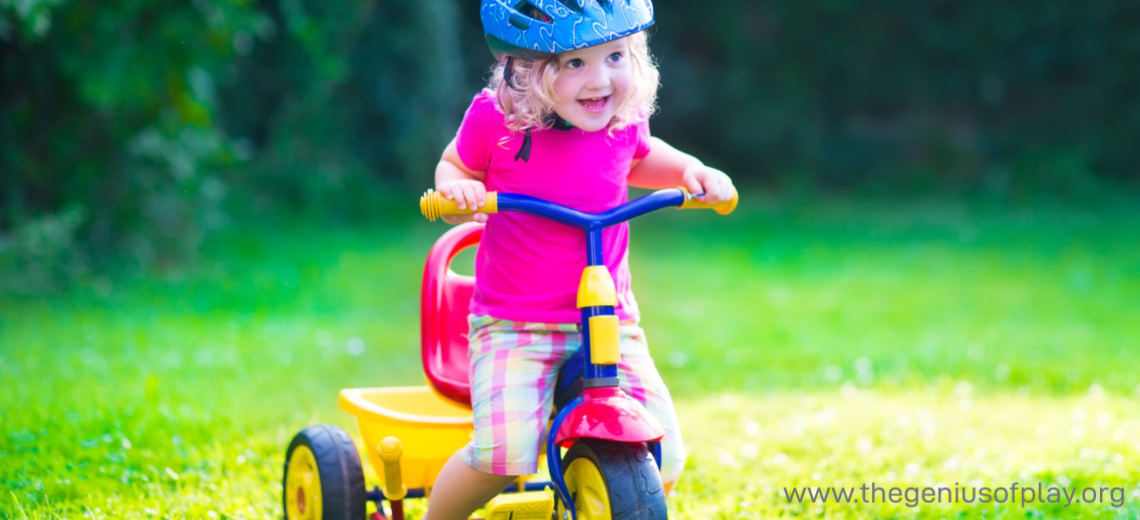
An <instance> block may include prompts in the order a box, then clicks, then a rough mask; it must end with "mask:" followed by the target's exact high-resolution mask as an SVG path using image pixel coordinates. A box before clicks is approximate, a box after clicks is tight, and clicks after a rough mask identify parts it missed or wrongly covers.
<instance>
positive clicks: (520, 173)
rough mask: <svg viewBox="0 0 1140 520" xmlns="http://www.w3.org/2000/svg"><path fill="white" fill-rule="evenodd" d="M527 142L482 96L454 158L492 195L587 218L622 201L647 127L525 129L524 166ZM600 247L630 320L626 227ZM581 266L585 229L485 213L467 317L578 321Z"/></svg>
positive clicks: (609, 232)
mask: <svg viewBox="0 0 1140 520" xmlns="http://www.w3.org/2000/svg"><path fill="white" fill-rule="evenodd" d="M523 136H524V134H523V133H522V132H519V133H516V134H513V135H512V134H511V132H510V130H508V129H507V127H506V124H505V116H504V115H503V113H502V112H501V111H500V110H499V107H498V103H497V102H496V101H495V95H494V94H493V93H492V92H490V91H488V90H484V91H482V92H480V93H479V94H478V95H476V96H475V99H474V100H473V101H472V103H471V106H470V107H469V108H468V109H467V114H466V115H465V116H464V117H463V123H462V124H461V125H460V126H459V132H458V134H457V135H456V145H457V148H458V151H459V158H460V159H461V160H462V161H463V164H465V165H466V166H467V167H468V168H470V169H472V170H476V171H483V172H487V176H486V179H485V184H486V186H487V190H488V191H498V192H502V193H518V194H523V195H530V196H533V197H538V198H540V199H544V200H548V201H550V202H554V203H556V204H561V205H563V206H567V207H570V208H573V209H576V210H579V211H584V212H587V213H600V212H603V211H606V210H608V209H610V208H613V207H615V206H618V205H620V204H623V203H625V202H626V201H627V193H628V188H627V186H628V185H627V183H626V181H627V178H628V177H629V167H630V164H631V162H632V161H633V160H634V159H641V158H643V157H645V156H646V155H647V154H648V153H649V124H648V123H647V122H641V123H639V124H636V125H630V126H628V127H626V128H624V129H622V130H621V131H618V132H615V133H614V135H613V136H612V137H611V136H609V135H608V134H607V130H600V131H597V132H586V131H583V130H580V129H578V128H572V129H570V130H559V129H546V130H536V131H531V134H530V139H531V149H530V158H529V160H527V161H523V160H522V159H519V160H515V156H516V155H517V154H518V152H519V149H520V147H521V146H522V142H523ZM504 138H506V139H504ZM602 244H603V250H604V255H605V264H606V268H607V269H608V270H609V271H610V276H612V277H613V279H614V283H615V284H616V285H617V295H618V306H617V311H616V312H617V315H618V317H619V318H621V319H622V320H627V319H636V318H637V317H638V311H637V301H636V300H634V298H633V291H632V290H631V289H630V276H629V261H628V253H629V225H628V224H625V223H623V224H620V225H616V226H611V227H608V228H606V229H605V230H603V231H602ZM585 267H586V238H585V231H583V230H581V229H578V228H576V227H572V226H568V225H565V224H559V223H557V222H554V221H552V220H548V219H545V218H542V217H538V216H534V215H528V214H525V213H519V212H512V211H506V212H502V213H496V214H493V215H490V216H489V218H488V219H487V227H486V228H485V229H484V231H483V240H482V241H481V242H480V243H479V250H478V254H477V255H476V258H475V293H474V297H473V298H472V301H471V312H472V313H474V314H486V315H490V316H493V317H496V318H500V319H505V320H511V321H523V322H539V323H575V322H578V321H580V320H581V312H580V311H579V310H578V306H577V294H578V283H579V281H580V279H581V277H582V270H583V269H584V268H585Z"/></svg>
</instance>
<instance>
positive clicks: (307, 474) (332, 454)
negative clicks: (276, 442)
mask: <svg viewBox="0 0 1140 520" xmlns="http://www.w3.org/2000/svg"><path fill="white" fill-rule="evenodd" d="M281 488H282V506H283V507H284V510H285V520H315V519H318V518H319V519H321V520H363V519H364V517H365V505H366V502H367V499H368V497H367V492H366V491H365V489H364V471H363V470H362V469H361V466H360V455H359V454H358V453H357V452H356V444H354V443H353V442H352V437H350V436H349V435H348V433H347V432H345V431H344V430H343V429H341V428H338V427H336V426H333V425H330V424H318V425H316V426H310V427H308V428H305V429H304V430H301V431H300V432H299V433H297V435H296V436H294V437H293V442H291V443H289V450H288V451H286V452H285V475H284V477H282V480H281Z"/></svg>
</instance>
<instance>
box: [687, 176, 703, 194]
mask: <svg viewBox="0 0 1140 520" xmlns="http://www.w3.org/2000/svg"><path fill="white" fill-rule="evenodd" d="M685 188H686V189H688V190H689V193H691V194H694V195H695V194H697V193H705V187H704V186H702V185H701V181H700V180H699V179H697V176H696V175H691V176H688V177H686V178H685ZM698 198H700V197H698ZM701 200H704V199H701Z"/></svg>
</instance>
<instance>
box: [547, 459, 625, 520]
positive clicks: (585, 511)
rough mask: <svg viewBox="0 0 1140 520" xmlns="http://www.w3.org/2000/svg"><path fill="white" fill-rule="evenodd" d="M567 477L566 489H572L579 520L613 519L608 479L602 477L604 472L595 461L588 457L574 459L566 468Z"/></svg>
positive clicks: (571, 494) (571, 496)
mask: <svg viewBox="0 0 1140 520" xmlns="http://www.w3.org/2000/svg"><path fill="white" fill-rule="evenodd" d="M565 477H566V489H568V490H569V491H570V498H571V499H572V500H573V501H574V508H575V509H577V510H578V520H611V518H612V513H611V512H610V494H609V491H607V490H606V479H604V478H602V472H601V471H600V470H598V466H597V465H595V464H594V461H592V460H590V459H587V458H580V459H574V462H571V463H570V466H569V467H567V468H566V473H565ZM559 509H561V507H560V508H559ZM560 513H561V511H560ZM559 516H560V517H561V516H562V515H561V514H560V515H559Z"/></svg>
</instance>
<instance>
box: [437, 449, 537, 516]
mask: <svg viewBox="0 0 1140 520" xmlns="http://www.w3.org/2000/svg"><path fill="white" fill-rule="evenodd" d="M514 480H515V477H514V476H511V475H493V474H491V473H483V472H482V471H479V470H477V469H475V468H472V467H471V466H468V465H467V463H466V462H464V461H463V456H462V455H461V454H460V452H455V455H452V456H451V458H450V459H448V460H447V463H446V464H444V465H443V469H442V470H440V472H439V476H438V477H436V478H435V486H434V487H433V488H432V494H431V498H430V499H429V500H428V512H427V513H425V514H424V517H423V520H467V519H468V518H469V517H470V516H471V513H473V512H475V510H476V509H479V508H480V507H483V504H486V503H487V502H489V501H490V500H491V499H492V498H495V496H496V495H498V494H499V493H502V492H503V490H504V489H506V487H507V486H509V485H510V484H511V482H514Z"/></svg>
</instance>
